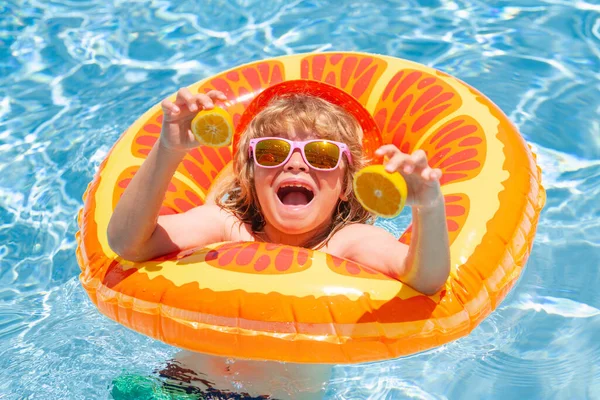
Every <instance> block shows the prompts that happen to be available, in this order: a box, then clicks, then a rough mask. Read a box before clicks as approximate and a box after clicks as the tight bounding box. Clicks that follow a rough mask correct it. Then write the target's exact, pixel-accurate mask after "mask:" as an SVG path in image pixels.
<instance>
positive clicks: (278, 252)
mask: <svg viewBox="0 0 600 400" xmlns="http://www.w3.org/2000/svg"><path fill="white" fill-rule="evenodd" d="M204 261H206V262H207V263H208V264H209V265H210V266H212V267H214V268H219V269H225V270H228V271H235V272H242V273H247V274H262V275H282V274H291V273H297V272H302V271H304V270H306V269H308V268H310V266H311V265H312V251H311V250H308V249H305V248H302V247H292V246H285V245H278V244H272V243H262V242H239V243H237V242H236V243H225V244H223V245H220V246H218V247H216V248H214V249H211V250H207V251H206V253H205V254H204Z"/></svg>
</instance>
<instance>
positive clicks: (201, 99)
mask: <svg viewBox="0 0 600 400" xmlns="http://www.w3.org/2000/svg"><path fill="white" fill-rule="evenodd" d="M196 101H197V102H198V103H199V104H200V106H201V107H202V108H203V109H205V110H211V109H213V108H214V107H215V104H214V103H213V100H212V99H211V98H210V97H209V96H207V95H205V94H201V93H200V94H197V95H196Z"/></svg>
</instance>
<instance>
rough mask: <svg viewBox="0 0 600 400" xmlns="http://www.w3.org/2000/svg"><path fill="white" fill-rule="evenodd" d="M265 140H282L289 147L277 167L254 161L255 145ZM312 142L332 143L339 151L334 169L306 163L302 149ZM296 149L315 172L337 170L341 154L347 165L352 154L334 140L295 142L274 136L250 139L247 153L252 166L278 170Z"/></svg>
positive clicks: (342, 144) (345, 146) (350, 160)
mask: <svg viewBox="0 0 600 400" xmlns="http://www.w3.org/2000/svg"><path fill="white" fill-rule="evenodd" d="M267 139H275V140H282V141H284V142H286V143H288V144H289V145H290V146H291V149H290V152H289V154H288V155H287V157H286V158H285V160H283V161H282V162H281V163H280V164H278V165H271V166H266V165H261V164H259V163H258V161H257V160H256V152H255V151H254V148H255V147H256V145H257V144H258V143H260V142H262V141H263V140H267ZM314 142H327V143H332V144H335V145H336V146H337V147H338V149H339V150H340V156H339V157H338V161H337V163H336V164H335V167H333V168H317V167H315V166H313V165H312V164H311V163H310V162H308V160H307V159H306V154H305V153H304V147H305V146H306V145H307V144H308V143H314ZM296 149H299V150H300V154H301V155H302V159H303V160H304V162H305V163H306V165H308V166H309V167H310V168H312V169H314V170H317V171H333V170H335V169H336V168H338V167H339V166H340V162H341V161H342V155H343V154H346V158H347V159H348V162H349V163H351V162H352V154H351V153H350V149H349V148H348V146H347V145H346V144H345V143H342V142H336V141H335V140H326V139H313V140H303V141H297V140H289V139H284V138H281V137H276V136H266V137H262V138H256V139H250V145H249V147H248V152H249V153H248V155H249V156H251V157H252V158H253V159H254V164H256V165H258V166H259V167H261V168H279V167H281V166H282V165H284V164H285V163H287V162H288V161H289V160H290V158H292V154H294V150H296Z"/></svg>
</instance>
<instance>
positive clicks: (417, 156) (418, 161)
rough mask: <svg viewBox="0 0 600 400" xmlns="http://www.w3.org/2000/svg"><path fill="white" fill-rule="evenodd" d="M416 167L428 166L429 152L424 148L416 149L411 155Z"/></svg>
mask: <svg viewBox="0 0 600 400" xmlns="http://www.w3.org/2000/svg"><path fill="white" fill-rule="evenodd" d="M410 158H411V159H412V161H413V163H414V165H415V167H416V168H427V167H429V164H428V163H427V153H425V152H424V151H423V150H420V149H419V150H416V151H415V152H413V153H412V154H411V156H410Z"/></svg>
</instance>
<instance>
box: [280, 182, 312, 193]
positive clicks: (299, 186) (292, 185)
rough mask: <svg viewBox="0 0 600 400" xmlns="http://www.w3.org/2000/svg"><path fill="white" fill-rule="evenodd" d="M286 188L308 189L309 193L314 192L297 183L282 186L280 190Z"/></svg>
mask: <svg viewBox="0 0 600 400" xmlns="http://www.w3.org/2000/svg"><path fill="white" fill-rule="evenodd" d="M286 187H297V188H303V189H307V190H309V191H311V192H312V189H311V188H309V187H308V186H304V185H300V184H295V183H292V184H286V185H283V186H281V187H280V189H282V188H286Z"/></svg>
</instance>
